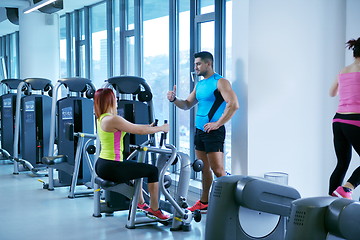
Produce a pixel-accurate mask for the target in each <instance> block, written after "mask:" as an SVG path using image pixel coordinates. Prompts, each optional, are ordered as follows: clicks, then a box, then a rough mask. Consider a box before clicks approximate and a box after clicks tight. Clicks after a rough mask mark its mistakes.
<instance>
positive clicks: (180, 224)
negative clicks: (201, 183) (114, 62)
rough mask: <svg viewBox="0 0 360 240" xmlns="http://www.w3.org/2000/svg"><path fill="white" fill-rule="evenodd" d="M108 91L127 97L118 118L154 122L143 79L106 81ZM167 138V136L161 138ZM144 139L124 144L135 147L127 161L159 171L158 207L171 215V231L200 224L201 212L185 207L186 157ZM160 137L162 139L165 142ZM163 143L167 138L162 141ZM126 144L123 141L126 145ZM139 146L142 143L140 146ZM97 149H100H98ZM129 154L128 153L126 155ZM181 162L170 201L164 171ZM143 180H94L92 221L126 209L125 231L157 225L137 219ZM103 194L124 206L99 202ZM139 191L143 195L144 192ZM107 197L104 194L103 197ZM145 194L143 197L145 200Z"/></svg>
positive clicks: (186, 187)
mask: <svg viewBox="0 0 360 240" xmlns="http://www.w3.org/2000/svg"><path fill="white" fill-rule="evenodd" d="M107 86H108V87H112V88H113V89H114V90H116V92H117V96H118V98H119V96H120V95H121V94H129V95H130V98H129V99H127V100H126V99H125V100H120V99H119V100H118V114H119V115H121V116H123V117H124V118H125V119H127V120H129V121H132V122H134V123H144V124H149V123H151V122H153V115H152V101H151V100H152V94H151V90H150V87H149V86H148V85H147V84H146V82H145V80H144V79H143V78H139V77H133V76H123V77H114V78H111V79H109V80H108V85H107ZM163 136H166V135H163ZM147 138H148V137H147V136H138V135H134V136H130V141H128V142H127V144H128V146H129V148H130V146H131V145H135V151H133V152H131V153H130V154H129V155H128V158H127V160H131V159H133V158H134V157H137V161H138V162H146V161H148V162H150V163H152V164H155V165H156V166H157V167H158V168H159V172H160V175H159V187H160V192H161V194H162V196H164V200H165V201H160V203H159V204H160V207H161V208H162V209H163V210H165V211H167V212H173V219H172V228H171V230H174V231H175V230H184V231H189V230H190V229H191V224H190V223H191V221H192V220H193V219H195V220H196V221H200V219H201V215H200V212H196V213H195V214H193V213H192V212H190V211H189V210H187V209H186V208H187V207H188V205H187V203H186V198H187V193H188V187H189V180H190V172H191V166H192V164H191V162H190V158H189V156H188V155H186V154H184V153H181V152H177V150H176V148H175V147H174V146H173V145H170V144H165V148H162V147H161V146H162V144H160V147H155V146H154V140H153V139H154V138H153V137H152V138H150V139H147ZM164 138H165V137H163V138H162V139H164ZM165 139H166V138H165ZM125 142H126V141H125ZM139 142H144V143H142V144H139ZM97 149H99V148H97ZM129 152H130V151H129ZM154 156H155V157H156V156H157V157H156V158H153V157H154ZM176 161H178V162H180V165H181V167H180V177H179V184H178V187H177V191H176V193H175V197H174V198H173V197H172V196H171V195H170V193H169V192H168V190H167V187H169V184H168V183H169V182H170V180H169V177H168V176H167V171H168V169H169V167H170V166H171V165H172V164H175V162H176ZM142 181H143V180H142V179H136V180H134V181H133V183H115V182H111V181H107V180H104V179H101V178H100V177H98V176H95V186H94V189H95V194H94V214H93V216H94V217H101V213H113V212H114V211H120V210H127V209H129V204H130V209H129V215H128V221H127V224H126V227H127V228H130V229H132V228H135V227H136V225H139V224H147V223H153V222H158V220H154V219H149V218H147V217H139V216H137V215H136V208H137V201H138V197H139V194H140V190H141V189H142V186H143V184H142ZM102 190H105V192H106V193H108V192H112V193H117V194H118V195H120V196H123V198H124V199H123V201H122V202H123V205H122V206H114V205H113V204H112V203H111V201H108V200H107V199H106V198H105V201H104V202H101V191H102ZM142 191H145V190H144V189H143V190H142ZM105 196H106V194H105ZM146 196H147V194H145V196H144V197H145V199H147V198H146ZM160 222H162V223H163V224H165V225H167V224H169V222H168V221H166V222H164V221H160Z"/></svg>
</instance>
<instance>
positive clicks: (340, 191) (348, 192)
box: [331, 186, 352, 199]
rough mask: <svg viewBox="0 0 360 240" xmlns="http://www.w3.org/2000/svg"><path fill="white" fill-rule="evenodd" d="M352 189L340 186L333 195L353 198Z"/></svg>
mask: <svg viewBox="0 0 360 240" xmlns="http://www.w3.org/2000/svg"><path fill="white" fill-rule="evenodd" d="M351 194H352V191H351V189H350V188H346V190H345V188H344V187H342V186H339V187H338V188H337V189H336V190H335V191H334V192H333V193H332V194H331V196H334V197H339V198H347V199H352V197H351Z"/></svg>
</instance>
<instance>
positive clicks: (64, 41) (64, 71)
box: [59, 15, 68, 78]
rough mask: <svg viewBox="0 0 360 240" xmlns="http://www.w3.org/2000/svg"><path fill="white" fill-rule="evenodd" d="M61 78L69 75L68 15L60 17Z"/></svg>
mask: <svg viewBox="0 0 360 240" xmlns="http://www.w3.org/2000/svg"><path fill="white" fill-rule="evenodd" d="M59 25H60V26H59V27H60V78H65V77H67V76H68V72H67V62H68V58H67V49H68V45H67V38H66V37H67V34H66V29H67V26H66V16H65V15H64V16H61V17H60V23H59Z"/></svg>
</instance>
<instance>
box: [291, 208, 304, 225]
mask: <svg viewBox="0 0 360 240" xmlns="http://www.w3.org/2000/svg"><path fill="white" fill-rule="evenodd" d="M305 215H306V212H305V211H296V212H295V217H294V224H295V225H297V226H303V225H304V221H305Z"/></svg>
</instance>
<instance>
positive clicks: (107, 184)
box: [95, 176, 132, 188]
mask: <svg viewBox="0 0 360 240" xmlns="http://www.w3.org/2000/svg"><path fill="white" fill-rule="evenodd" d="M95 183H96V184H98V185H99V186H100V187H101V188H110V187H115V186H117V185H119V184H123V183H125V184H127V185H130V186H131V185H132V184H131V182H129V181H127V182H113V181H109V180H105V179H102V178H101V177H98V176H96V177H95Z"/></svg>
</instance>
